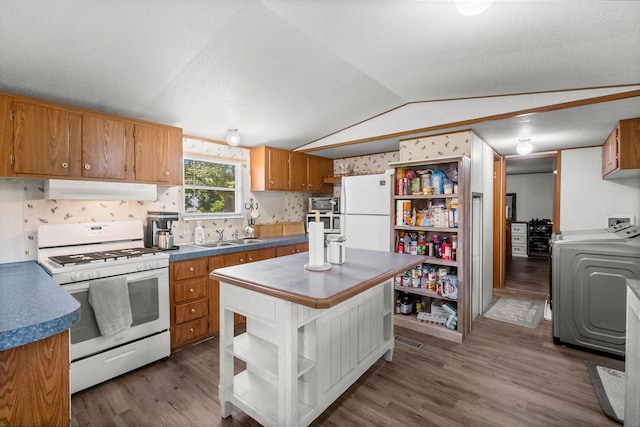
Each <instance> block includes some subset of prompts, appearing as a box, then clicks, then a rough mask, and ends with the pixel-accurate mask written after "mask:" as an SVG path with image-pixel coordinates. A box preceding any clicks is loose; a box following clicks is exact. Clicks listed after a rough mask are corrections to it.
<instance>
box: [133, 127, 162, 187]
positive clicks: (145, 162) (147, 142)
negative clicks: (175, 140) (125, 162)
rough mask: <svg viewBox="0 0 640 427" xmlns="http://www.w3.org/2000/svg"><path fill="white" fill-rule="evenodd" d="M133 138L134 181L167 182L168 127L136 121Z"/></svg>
mask: <svg viewBox="0 0 640 427" xmlns="http://www.w3.org/2000/svg"><path fill="white" fill-rule="evenodd" d="M133 138H134V159H135V160H134V162H135V163H134V171H135V179H136V181H145V182H157V183H169V182H170V180H171V170H170V167H169V165H170V159H169V153H170V152H171V147H170V145H169V142H170V138H169V129H168V128H166V127H161V126H150V125H143V124H137V123H136V125H135V131H134V135H133Z"/></svg>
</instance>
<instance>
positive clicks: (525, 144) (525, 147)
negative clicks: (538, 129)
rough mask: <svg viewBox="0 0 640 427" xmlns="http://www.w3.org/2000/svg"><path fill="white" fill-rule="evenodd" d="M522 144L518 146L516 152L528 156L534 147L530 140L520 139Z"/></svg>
mask: <svg viewBox="0 0 640 427" xmlns="http://www.w3.org/2000/svg"><path fill="white" fill-rule="evenodd" d="M519 141H520V143H519V144H518V145H517V146H516V151H517V152H518V154H520V155H522V156H526V155H527V154H529V153H530V152H531V150H533V145H531V143H530V142H529V141H531V140H530V139H520V140H519Z"/></svg>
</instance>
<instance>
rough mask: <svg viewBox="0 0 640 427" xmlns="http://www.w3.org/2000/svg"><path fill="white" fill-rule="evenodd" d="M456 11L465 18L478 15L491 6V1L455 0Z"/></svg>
mask: <svg viewBox="0 0 640 427" xmlns="http://www.w3.org/2000/svg"><path fill="white" fill-rule="evenodd" d="M455 3H456V9H458V12H460V13H461V14H463V15H465V16H474V15H478V14H480V13H482V12H484V11H485V10H487V9H488V8H489V6H491V3H493V0H488V1H487V0H456V2H455Z"/></svg>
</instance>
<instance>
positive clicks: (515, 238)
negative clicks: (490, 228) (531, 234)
mask: <svg viewBox="0 0 640 427" xmlns="http://www.w3.org/2000/svg"><path fill="white" fill-rule="evenodd" d="M526 242H527V237H526V236H524V235H522V234H512V235H511V243H513V244H514V245H516V244H518V243H522V244H525V243H526Z"/></svg>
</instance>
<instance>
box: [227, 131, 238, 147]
mask: <svg viewBox="0 0 640 427" xmlns="http://www.w3.org/2000/svg"><path fill="white" fill-rule="evenodd" d="M227 144H229V145H231V146H232V147H235V146H236V145H238V144H240V134H239V133H238V129H227Z"/></svg>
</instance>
